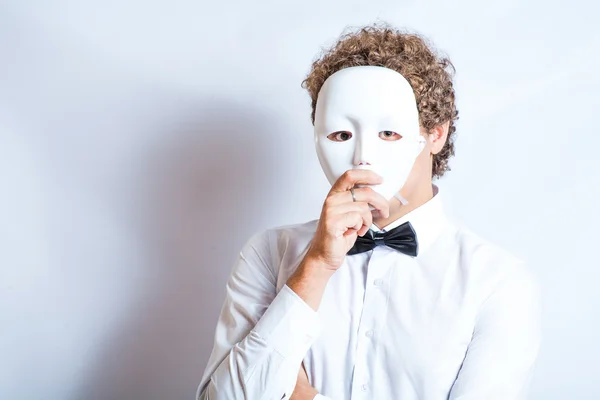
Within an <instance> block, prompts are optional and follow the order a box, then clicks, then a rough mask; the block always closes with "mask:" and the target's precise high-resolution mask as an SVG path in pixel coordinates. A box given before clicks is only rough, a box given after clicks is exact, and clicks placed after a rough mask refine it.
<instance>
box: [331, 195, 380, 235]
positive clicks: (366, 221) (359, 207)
mask: <svg viewBox="0 0 600 400" xmlns="http://www.w3.org/2000/svg"><path fill="white" fill-rule="evenodd" d="M330 212H331V213H332V214H333V215H340V214H346V213H349V212H358V213H359V214H360V216H361V218H362V225H361V227H360V228H359V229H358V234H359V235H360V236H362V235H364V234H365V233H366V231H368V230H369V228H370V227H371V224H373V214H372V213H371V209H370V208H369V204H368V203H365V202H353V203H342V204H339V205H337V206H335V207H333V208H332V209H331V210H330Z"/></svg>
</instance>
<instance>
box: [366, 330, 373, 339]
mask: <svg viewBox="0 0 600 400" xmlns="http://www.w3.org/2000/svg"><path fill="white" fill-rule="evenodd" d="M365 336H366V337H368V338H370V337H373V330H371V329H369V330H368V331H366V332H365Z"/></svg>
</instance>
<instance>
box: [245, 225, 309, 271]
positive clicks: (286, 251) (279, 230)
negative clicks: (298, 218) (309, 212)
mask: <svg viewBox="0 0 600 400" xmlns="http://www.w3.org/2000/svg"><path fill="white" fill-rule="evenodd" d="M318 221H319V220H318V219H314V220H311V221H307V222H302V223H295V224H287V225H279V226H274V227H270V228H266V229H263V230H260V231H257V232H255V233H254V234H253V235H252V236H251V237H250V238H249V239H248V241H247V242H246V244H245V245H244V248H243V250H242V252H244V251H245V252H249V251H251V252H256V253H258V254H257V256H259V257H260V258H261V259H263V260H264V262H265V263H266V264H268V265H269V267H270V268H271V270H272V273H273V274H274V275H275V276H277V275H279V272H280V270H281V269H289V268H291V267H293V266H295V265H296V264H298V263H299V261H300V259H301V257H302V255H303V254H304V253H305V252H306V251H307V250H308V246H309V244H310V242H311V240H312V238H313V237H314V234H315V231H316V228H317V223H318Z"/></svg>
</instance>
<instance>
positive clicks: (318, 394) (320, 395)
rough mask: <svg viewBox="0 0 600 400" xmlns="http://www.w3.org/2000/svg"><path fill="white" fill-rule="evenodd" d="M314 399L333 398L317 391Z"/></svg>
mask: <svg viewBox="0 0 600 400" xmlns="http://www.w3.org/2000/svg"><path fill="white" fill-rule="evenodd" d="M313 400H331V398H330V397H327V396H323V395H322V394H321V393H317V395H316V396H315V397H314V398H313Z"/></svg>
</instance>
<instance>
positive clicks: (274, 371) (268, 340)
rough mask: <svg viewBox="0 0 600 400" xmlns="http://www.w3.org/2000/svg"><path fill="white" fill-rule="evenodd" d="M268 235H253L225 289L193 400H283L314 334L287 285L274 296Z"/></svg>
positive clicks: (314, 322)
mask: <svg viewBox="0 0 600 400" xmlns="http://www.w3.org/2000/svg"><path fill="white" fill-rule="evenodd" d="M269 234H270V232H269V231H268V230H267V231H263V232H260V233H257V234H255V235H253V236H252V237H251V238H250V239H249V240H248V241H247V242H246V243H245V245H244V246H243V248H242V250H241V251H240V253H239V255H238V257H237V259H236V261H235V263H234V266H233V269H232V271H231V275H230V277H229V280H228V282H227V285H226V296H225V301H224V304H223V306H222V309H221V314H220V316H219V319H218V322H217V326H216V329H215V338H214V345H213V349H212V352H211V355H210V358H209V361H208V364H207V366H206V369H205V371H204V375H203V377H202V380H201V382H200V385H199V386H198V389H197V391H196V399H197V400H198V399H203V400H218V399H247V400H254V399H256V400H258V399H260V400H280V399H282V398H285V399H288V398H289V397H290V396H291V394H292V392H293V390H294V387H295V385H296V380H297V377H298V370H299V368H300V366H301V363H302V359H303V357H304V355H305V354H306V352H307V351H308V349H309V348H310V346H311V345H312V343H313V342H314V340H315V339H316V338H317V337H318V335H319V334H320V329H321V328H320V325H319V322H318V314H317V313H316V312H315V311H314V310H313V309H312V308H311V307H310V306H308V304H306V303H305V302H304V301H303V300H302V299H301V298H300V297H299V296H298V295H297V294H296V293H295V292H294V291H293V290H291V289H290V288H289V287H288V286H287V285H285V286H283V288H282V289H281V290H280V291H279V292H278V293H277V289H276V277H275V273H274V269H273V268H274V267H273V265H272V260H271V257H270V255H271V249H270V243H269V240H270V239H269V237H270V236H269Z"/></svg>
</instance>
